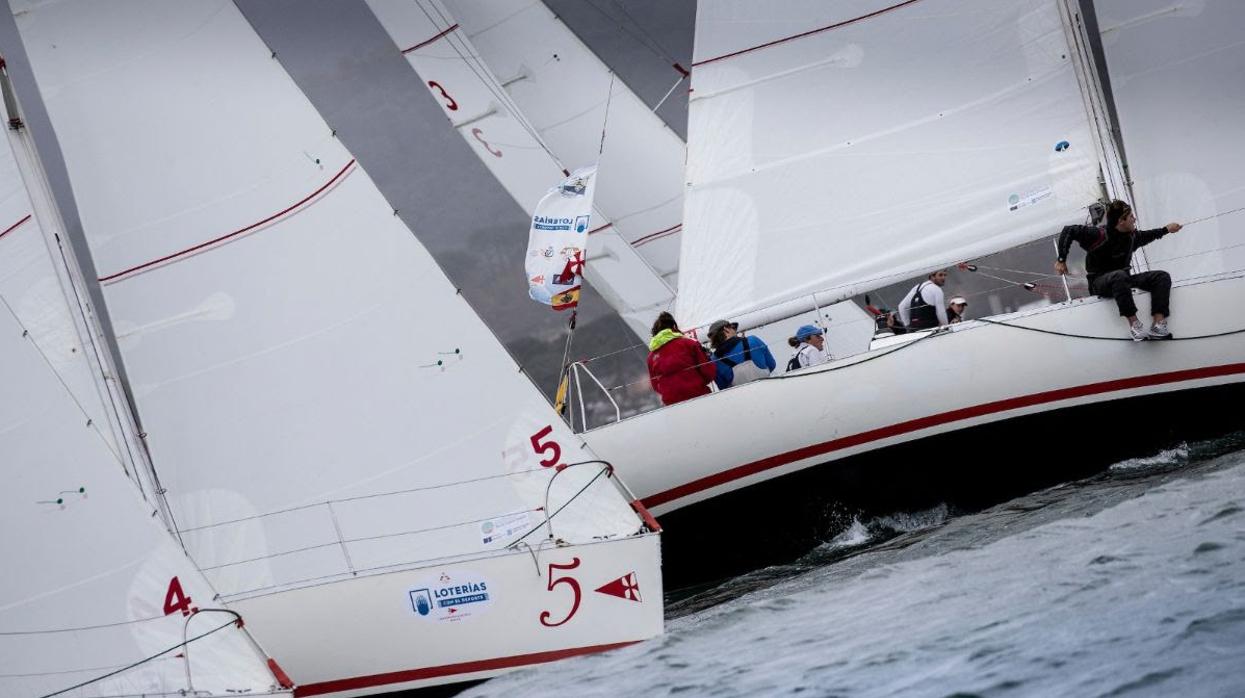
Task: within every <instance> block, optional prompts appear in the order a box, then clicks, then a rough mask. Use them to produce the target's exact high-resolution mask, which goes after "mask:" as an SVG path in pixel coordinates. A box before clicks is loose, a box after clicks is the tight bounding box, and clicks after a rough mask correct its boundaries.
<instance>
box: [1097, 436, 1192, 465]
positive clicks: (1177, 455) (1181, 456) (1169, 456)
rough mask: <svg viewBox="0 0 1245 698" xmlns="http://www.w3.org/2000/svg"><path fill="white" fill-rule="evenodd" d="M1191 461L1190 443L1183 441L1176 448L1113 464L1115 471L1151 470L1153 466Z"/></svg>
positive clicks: (1182, 463)
mask: <svg viewBox="0 0 1245 698" xmlns="http://www.w3.org/2000/svg"><path fill="white" fill-rule="evenodd" d="M1188 462H1189V444H1186V443H1182V444H1180V445H1179V446H1176V447H1175V448H1169V449H1166V450H1163V451H1159V452H1158V453H1156V454H1154V455H1153V456H1146V457H1144V458H1129V459H1128V460H1122V461H1120V462H1119V463H1116V464H1114V465H1112V466H1111V470H1112V471H1114V472H1127V471H1138V470H1149V469H1151V468H1169V467H1172V466H1176V465H1184V464H1185V463H1188Z"/></svg>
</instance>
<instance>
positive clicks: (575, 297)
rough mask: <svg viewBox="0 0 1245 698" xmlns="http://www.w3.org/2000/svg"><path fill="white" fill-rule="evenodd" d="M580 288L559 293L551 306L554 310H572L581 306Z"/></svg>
mask: <svg viewBox="0 0 1245 698" xmlns="http://www.w3.org/2000/svg"><path fill="white" fill-rule="evenodd" d="M579 288H580V287H579V286H575V287H572V288H568V289H566V290H565V291H563V292H561V293H559V294H558V295H556V296H554V297H553V302H552V303H550V305H552V306H553V309H554V310H570V309H571V308H574V307H575V306H577V305H579Z"/></svg>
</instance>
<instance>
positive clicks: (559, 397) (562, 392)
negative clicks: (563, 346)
mask: <svg viewBox="0 0 1245 698" xmlns="http://www.w3.org/2000/svg"><path fill="white" fill-rule="evenodd" d="M570 387H571V372H570V371H568V370H567V369H565V368H563V369H562V380H561V381H559V382H558V391H557V392H556V393H554V395H553V411H554V412H557V413H558V414H561V415H565V414H566V396H567V393H569V392H570Z"/></svg>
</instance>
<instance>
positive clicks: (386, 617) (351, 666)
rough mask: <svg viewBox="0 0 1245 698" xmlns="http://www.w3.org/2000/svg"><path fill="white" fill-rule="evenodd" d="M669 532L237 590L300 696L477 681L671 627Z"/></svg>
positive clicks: (237, 604)
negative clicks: (666, 598) (257, 591)
mask: <svg viewBox="0 0 1245 698" xmlns="http://www.w3.org/2000/svg"><path fill="white" fill-rule="evenodd" d="M659 561H660V536H659V534H656V533H651V534H644V535H636V536H632V537H629V538H624V539H615V540H608V541H598V542H593V543H586V544H577V545H565V546H561V547H553V546H548V545H546V546H545V547H542V548H540V549H539V550H536V551H528V550H527V549H523V550H521V551H518V552H507V553H506V554H503V555H497V556H491V557H482V558H477V559H474V560H466V561H461V562H454V563H451V564H444V565H440V566H421V567H416V568H411V569H404V570H401V571H396V572H388V573H384V574H373V575H369V576H359V577H355V578H350V579H346V580H338V581H333V582H329V583H325V584H320V585H316V586H307V587H302V588H299V589H294V590H288V591H281V592H279V593H274V594H268V595H262V596H255V597H251V598H246V599H235V600H232V601H231V602H230V606H231V607H232V608H234V609H235V610H237V611H238V612H240V613H241V614H242V616H243V617H244V618H245V619H246V623H247V627H248V628H249V629H250V630H251V631H252V633H253V634H254V635H255V637H256V639H257V640H258V641H259V642H260V643H261V644H262V645H263V646H264V648H265V649H266V650H267V651H268V652H269V653H270V654H271V655H272V656H273V657H275V658H277V659H278V661H280V662H281V666H282V667H283V668H284V669H285V670H286V673H288V674H289V676H290V678H291V679H293V681H294V682H295V683H297V685H298V687H297V689H296V690H295V695H296V696H319V695H331V696H339V697H346V696H363V695H374V694H378V693H387V692H390V691H397V690H405V689H412V688H420V687H426V686H434V685H438V684H446V683H457V682H463V681H472V680H478V679H483V678H487V677H490V676H494V675H496V674H499V673H502V672H505V671H507V670H510V669H514V668H519V667H523V666H527V665H531V664H539V663H543V662H549V661H554V660H557V659H562V658H565V657H571V656H576V655H580V654H588V653H592V652H601V651H606V650H610V649H614V648H616V647H621V646H625V645H628V644H631V643H634V642H639V641H641V640H645V639H647V638H651V637H654V636H656V635H658V634H660V633H661V632H662V625H663V614H662V596H661V589H662V579H661V565H660V562H659Z"/></svg>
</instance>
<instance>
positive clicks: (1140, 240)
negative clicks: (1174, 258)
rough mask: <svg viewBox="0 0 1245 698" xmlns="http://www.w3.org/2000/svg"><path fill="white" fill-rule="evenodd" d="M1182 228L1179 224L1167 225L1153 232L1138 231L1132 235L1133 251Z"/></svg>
mask: <svg viewBox="0 0 1245 698" xmlns="http://www.w3.org/2000/svg"><path fill="white" fill-rule="evenodd" d="M1183 227H1184V226H1182V225H1180V224H1179V223H1168V224H1167V225H1165V226H1163V227H1162V228H1155V229H1153V230H1138V231H1137V232H1136V233H1134V234H1133V249H1136V248H1138V247H1145V246H1146V245H1149V244H1150V243H1152V242H1154V241H1155V240H1158V239H1159V238H1161V237H1163V236H1164V235H1166V234H1168V233H1175V232H1177V231H1179V230H1180V229H1181V228H1183Z"/></svg>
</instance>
